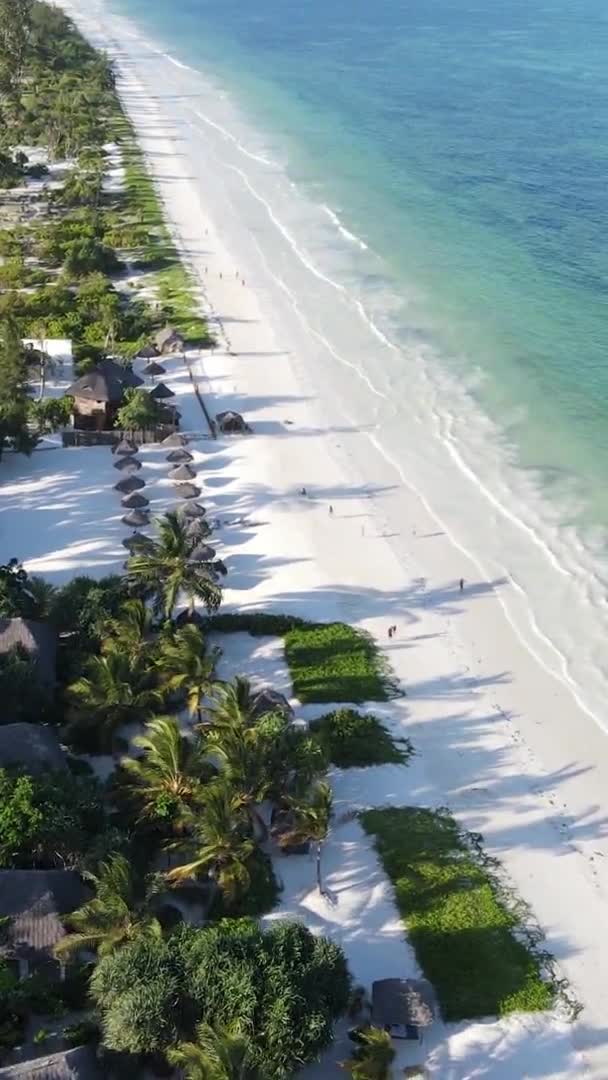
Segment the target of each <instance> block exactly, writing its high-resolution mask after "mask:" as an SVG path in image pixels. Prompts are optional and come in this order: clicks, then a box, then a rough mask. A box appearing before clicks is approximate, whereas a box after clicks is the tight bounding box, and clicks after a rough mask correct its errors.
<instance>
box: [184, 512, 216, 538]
mask: <svg viewBox="0 0 608 1080" xmlns="http://www.w3.org/2000/svg"><path fill="white" fill-rule="evenodd" d="M210 533H211V526H210V525H209V523H208V522H207V521H205V519H204V517H197V518H192V520H191V521H189V522H188V524H187V525H186V536H187V537H188V539H189V540H204V539H205V537H207V536H209V535H210Z"/></svg>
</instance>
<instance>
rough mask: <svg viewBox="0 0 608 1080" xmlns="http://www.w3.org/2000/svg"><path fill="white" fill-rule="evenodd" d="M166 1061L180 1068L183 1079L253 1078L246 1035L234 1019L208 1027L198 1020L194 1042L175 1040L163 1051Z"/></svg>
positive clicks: (224, 1079)
mask: <svg viewBox="0 0 608 1080" xmlns="http://www.w3.org/2000/svg"><path fill="white" fill-rule="evenodd" d="M167 1058H168V1060H169V1064H170V1065H175V1066H177V1067H178V1068H179V1069H181V1070H182V1072H183V1075H184V1077H185V1078H186V1080H256V1078H257V1077H258V1071H257V1069H256V1068H255V1067H254V1066H253V1065H252V1064H251V1050H250V1042H249V1039H248V1038H247V1037H246V1036H245V1035H243V1032H242V1030H241V1027H240V1026H239V1024H238V1023H232V1024H230V1025H228V1027H223V1028H217V1029H214V1028H212V1027H211V1026H210V1025H209V1024H204V1023H203V1024H199V1025H198V1027H197V1029H196V1042H195V1043H186V1042H182V1043H179V1045H178V1046H177V1047H175V1048H174V1049H172V1050H169V1052H168V1054H167Z"/></svg>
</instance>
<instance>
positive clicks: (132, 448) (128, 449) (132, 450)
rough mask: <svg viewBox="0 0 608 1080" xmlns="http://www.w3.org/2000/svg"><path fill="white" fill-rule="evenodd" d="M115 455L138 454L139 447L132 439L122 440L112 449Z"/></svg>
mask: <svg viewBox="0 0 608 1080" xmlns="http://www.w3.org/2000/svg"><path fill="white" fill-rule="evenodd" d="M112 453H113V454H136V453H137V447H136V445H135V443H133V442H131V440H130V439H121V440H120V442H117V443H116V445H115V446H113V447H112Z"/></svg>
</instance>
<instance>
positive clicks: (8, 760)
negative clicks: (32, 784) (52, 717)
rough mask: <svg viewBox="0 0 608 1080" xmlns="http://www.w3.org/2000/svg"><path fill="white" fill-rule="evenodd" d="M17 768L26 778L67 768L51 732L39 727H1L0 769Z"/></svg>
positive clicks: (22, 725)
mask: <svg viewBox="0 0 608 1080" xmlns="http://www.w3.org/2000/svg"><path fill="white" fill-rule="evenodd" d="M7 765H20V766H22V768H24V769H25V770H26V772H28V773H29V774H30V776H42V775H43V774H44V773H46V772H48V771H49V769H65V768H67V765H66V760H65V755H64V753H63V750H62V749H61V747H60V745H59V740H58V738H57V736H56V734H55V732H54V731H52V730H51V728H48V727H42V725H41V724H3V725H2V726H1V727H0V768H2V769H4V768H6V766H7Z"/></svg>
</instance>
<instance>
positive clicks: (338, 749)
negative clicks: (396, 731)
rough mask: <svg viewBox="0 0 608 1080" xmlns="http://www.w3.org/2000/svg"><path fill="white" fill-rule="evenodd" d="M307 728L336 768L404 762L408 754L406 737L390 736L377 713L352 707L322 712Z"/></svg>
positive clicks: (399, 763) (410, 752) (408, 743)
mask: <svg viewBox="0 0 608 1080" xmlns="http://www.w3.org/2000/svg"><path fill="white" fill-rule="evenodd" d="M310 730H311V731H313V732H314V733H315V735H316V736H317V738H318V739H319V741H320V742H321V744H322V745H323V748H324V750H325V752H326V754H327V756H328V758H329V760H330V761H331V762H332V764H333V765H337V766H338V768H339V769H353V768H363V767H365V766H368V765H404V764H405V762H406V761H407V759H408V758H409V757H410V755H411V754H412V744H411V743H410V741H409V739H398V740H395V739H393V738H392V736H391V734H390V732H388V731H387V729H386V728H385V726H384V724H383V723H382V721H381V720H379V719H378V717H377V716H374V715H373V714H372V713H360V712H357V711H356V709H336V711H335V712H331V713H326V715H325V716H320V717H319V719H318V720H313V722H312V723H311V725H310Z"/></svg>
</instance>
